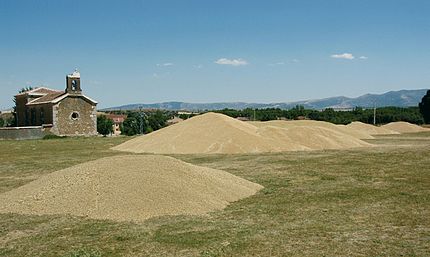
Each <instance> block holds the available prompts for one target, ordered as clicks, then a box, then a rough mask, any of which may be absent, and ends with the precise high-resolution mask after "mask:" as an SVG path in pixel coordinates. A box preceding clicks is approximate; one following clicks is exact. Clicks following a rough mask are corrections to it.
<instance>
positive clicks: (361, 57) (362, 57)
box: [359, 56, 369, 60]
mask: <svg viewBox="0 0 430 257" xmlns="http://www.w3.org/2000/svg"><path fill="white" fill-rule="evenodd" d="M359 58H360V59H361V60H367V59H369V57H367V56H360V57H359Z"/></svg>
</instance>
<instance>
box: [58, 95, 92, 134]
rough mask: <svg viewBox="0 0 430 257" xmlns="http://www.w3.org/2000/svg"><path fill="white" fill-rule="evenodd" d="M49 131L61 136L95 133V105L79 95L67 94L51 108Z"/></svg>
mask: <svg viewBox="0 0 430 257" xmlns="http://www.w3.org/2000/svg"><path fill="white" fill-rule="evenodd" d="M52 114H53V127H52V129H51V132H52V133H54V134H56V135H61V136H93V135H97V116H96V106H95V105H93V104H91V103H89V102H87V101H86V100H84V99H83V98H82V97H80V96H68V97H66V98H64V99H63V100H61V101H60V102H59V103H58V104H56V105H54V106H53V108H52Z"/></svg>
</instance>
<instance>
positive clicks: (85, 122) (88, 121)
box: [15, 71, 97, 136]
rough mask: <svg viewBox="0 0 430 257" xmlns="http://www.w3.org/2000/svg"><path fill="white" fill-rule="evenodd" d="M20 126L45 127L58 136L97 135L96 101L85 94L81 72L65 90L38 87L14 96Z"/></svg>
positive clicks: (73, 76)
mask: <svg viewBox="0 0 430 257" xmlns="http://www.w3.org/2000/svg"><path fill="white" fill-rule="evenodd" d="M15 100H16V119H17V120H16V123H17V126H18V127H26V126H43V127H44V128H45V129H46V130H48V131H49V132H50V133H52V134H55V135H59V136H91V135H97V116H96V106H97V102H96V101H94V100H93V99H91V98H89V97H87V96H85V95H83V94H82V89H81V76H80V73H79V72H78V71H75V72H73V73H72V74H70V75H67V76H66V89H65V90H64V91H59V90H53V89H49V88H45V87H38V88H35V89H32V90H30V91H26V92H23V93H20V94H18V95H16V96H15Z"/></svg>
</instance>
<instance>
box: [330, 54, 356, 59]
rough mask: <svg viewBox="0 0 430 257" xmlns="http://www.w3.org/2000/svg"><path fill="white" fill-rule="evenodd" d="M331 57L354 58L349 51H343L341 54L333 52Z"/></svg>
mask: <svg viewBox="0 0 430 257" xmlns="http://www.w3.org/2000/svg"><path fill="white" fill-rule="evenodd" d="M331 58H335V59H346V60H353V59H355V57H354V55H352V54H350V53H343V54H333V55H332V56H331Z"/></svg>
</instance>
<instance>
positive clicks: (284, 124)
mask: <svg viewBox="0 0 430 257" xmlns="http://www.w3.org/2000/svg"><path fill="white" fill-rule="evenodd" d="M250 123H251V124H253V125H255V126H257V127H264V126H275V127H281V128H293V127H302V128H303V127H304V128H316V127H317V128H319V127H321V128H325V129H329V130H332V131H335V132H339V133H342V134H347V135H350V136H352V137H355V138H358V139H373V138H374V137H373V136H372V135H370V134H369V133H367V132H366V131H362V130H358V129H353V128H350V127H348V126H345V125H335V124H333V123H330V122H325V121H316V120H289V121H284V120H271V121H265V122H258V121H252V122H250Z"/></svg>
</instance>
